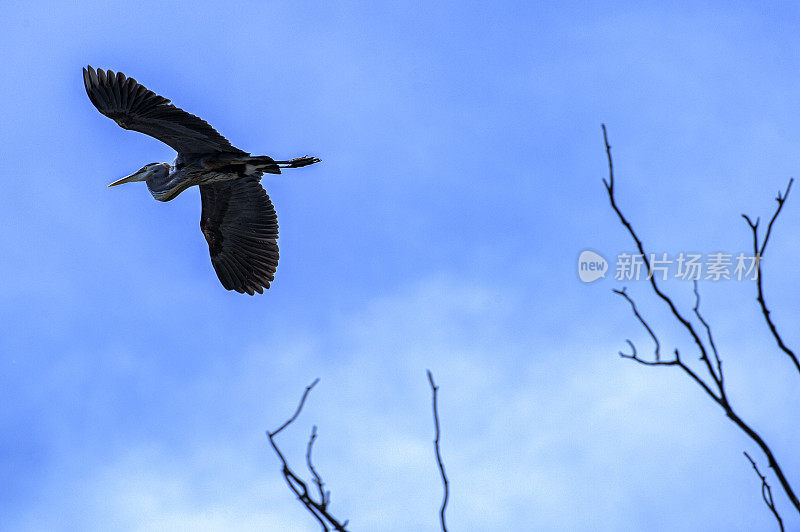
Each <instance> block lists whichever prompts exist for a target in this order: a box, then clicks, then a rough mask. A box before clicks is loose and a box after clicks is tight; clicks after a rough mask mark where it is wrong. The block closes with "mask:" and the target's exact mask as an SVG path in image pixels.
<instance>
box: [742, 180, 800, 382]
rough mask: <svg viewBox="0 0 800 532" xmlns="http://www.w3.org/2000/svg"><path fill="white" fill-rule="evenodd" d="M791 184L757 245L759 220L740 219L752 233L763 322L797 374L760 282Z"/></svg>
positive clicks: (793, 357) (797, 362)
mask: <svg viewBox="0 0 800 532" xmlns="http://www.w3.org/2000/svg"><path fill="white" fill-rule="evenodd" d="M792 183H794V179H790V180H789V184H788V185H787V186H786V192H784V193H783V194H781V193H780V192H778V197H777V198H775V201H777V202H778V207H777V208H776V209H775V213H774V214H773V215H772V218H771V219H770V221H769V224H768V225H767V234H766V235H764V240H763V241H761V242H760V243H759V241H758V223H759V221H760V219H759V218H756V221H755V222H754V221H752V220H751V219H750V217H749V216H747V215H746V214H742V218H744V219H745V221H746V222H747V225H749V226H750V230H751V231H752V232H753V254H754V256H755V260H756V268H757V270H756V283H757V284H756V286H757V290H758V293H757V296H756V300H757V301H758V304H759V305H760V306H761V313H762V314H763V315H764V320H765V321H766V322H767V326H768V327H769V330H770V332H771V333H772V336H773V337H774V338H775V341H776V342H777V343H778V347H779V348H780V350H781V351H783V352H784V353H786V355H787V356H788V357H789V358H790V359H791V361H792V363H793V364H794V367H795V369H796V370H797V372H798V373H800V360H798V359H797V355H795V353H794V351H792V350H791V349H789V347H788V346H787V345H786V343H784V341H783V338H781V335H780V334H779V333H778V328H777V327H776V326H775V323H773V321H772V317H771V316H770V310H769V309H768V308H767V302H766V301H765V300H764V285H763V282H762V277H763V276H762V271H761V260H762V259H763V257H764V251H765V250H766V249H767V243H768V242H769V237H770V236H771V235H772V225H773V224H774V223H775V220H776V219H777V218H778V215H779V214H780V213H781V210H783V204H784V203H786V198H788V197H789V191H790V190H791V189H792Z"/></svg>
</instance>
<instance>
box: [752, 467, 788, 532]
mask: <svg viewBox="0 0 800 532" xmlns="http://www.w3.org/2000/svg"><path fill="white" fill-rule="evenodd" d="M744 455H745V456H746V457H747V459H748V460H750V463H751V464H752V465H753V469H755V471H756V475H758V478H760V479H761V497H762V498H763V499H764V503H765V504H766V505H767V508H769V510H770V511H771V512H772V515H774V516H775V520H776V521H778V527H779V528H780V529H781V532H783V519H781V515H780V514H779V513H778V509H777V508H775V502H774V501H773V500H772V488H770V487H769V483H768V482H767V477H765V476H764V475H762V474H761V471H759V470H758V466H757V465H756V462H755V460H753V459H752V458H750V455H749V454H747V451H744Z"/></svg>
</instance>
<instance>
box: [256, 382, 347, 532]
mask: <svg viewBox="0 0 800 532" xmlns="http://www.w3.org/2000/svg"><path fill="white" fill-rule="evenodd" d="M318 382H319V379H316V380H315V381H314V382H312V383H311V384H309V385H308V386H306V390H305V392H303V397H302V398H301V399H300V404H298V405H297V410H295V412H294V414H293V415H292V417H290V418H289V419H288V420H286V422H285V423H284V424H283V425H281V426H280V427H278V429H276V430H274V431H272V432H269V431H267V438H269V443H270V445H271V446H272V449H273V450H274V451H275V454H277V455H278V458H279V459H280V461H281V464H282V467H281V473H282V474H283V478H284V479H285V480H286V484H287V485H288V486H289V489H291V490H292V492H293V493H294V494H295V496H296V497H297V499H298V500H299V501H300V502H302V503H303V505H304V506H305V507H306V510H308V512H309V513H310V514H311V515H313V516H314V518H315V519H316V520H317V522H318V523H319V524H320V526H321V527H322V530H325V531H326V532H327V531H329V530H338V531H346V530H347V528H346V527H347V524H348V521H344V522H339V520H337V519H336V518H335V517H333V516H332V515H331V514H330V512H329V511H328V504H329V503H330V501H331V494H330V492H329V491H328V492H326V491H325V490H324V485H325V484H324V483H323V482H322V478H321V477H320V476H319V474H318V473H317V471H316V469H314V465H313V463H312V461H311V450H312V447H313V446H314V441H315V440H316V439H317V427H316V426H315V427H314V429H313V430H312V431H311V437H310V438H309V440H308V446H307V448H306V465H307V466H308V470H309V471H310V472H311V474H312V475H313V477H314V484H315V485H316V487H317V489H318V490H319V496H320V498H319V501H315V500H314V498H313V496H312V495H311V493H310V492H309V489H308V485H307V484H306V483H305V482H304V481H303V480H302V479H301V478H300V477H299V476H298V475H297V474H295V472H294V471H292V469H291V468H290V467H289V463H288V462H287V461H286V458H285V457H284V456H283V453H282V452H281V450H280V448H279V447H278V444H277V443H276V442H275V437H276V436H277V435H278V434H279V433H280V432H281V431H282V430H283V429H285V428H286V427H288V426H289V425H291V424H292V422H294V420H295V419H297V416H299V415H300V411H301V410H303V405H305V403H306V398H307V397H308V394H309V393H310V392H311V389H312V388H314V386H316V384H317V383H318Z"/></svg>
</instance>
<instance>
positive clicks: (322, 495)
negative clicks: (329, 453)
mask: <svg viewBox="0 0 800 532" xmlns="http://www.w3.org/2000/svg"><path fill="white" fill-rule="evenodd" d="M316 439H317V426H316V425H314V426H313V427H312V428H311V437H310V438H309V439H308V447H307V448H306V465H307V466H308V470H309V471H310V472H311V474H312V475H313V476H314V484H316V485H317V489H318V490H319V499H320V501H322V503H321V504H322V507H323V508H325V507H327V506H328V503H330V502H331V492H330V491H327V492H326V491H325V489H324V488H325V483H324V482H323V481H322V477H321V476H319V473H317V470H316V469H314V463H313V462H312V461H311V450H312V448H313V447H314V442H315V441H316Z"/></svg>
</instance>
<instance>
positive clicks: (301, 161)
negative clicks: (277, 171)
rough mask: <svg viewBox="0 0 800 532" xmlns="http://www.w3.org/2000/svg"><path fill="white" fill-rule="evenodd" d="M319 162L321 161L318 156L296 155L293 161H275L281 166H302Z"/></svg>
mask: <svg viewBox="0 0 800 532" xmlns="http://www.w3.org/2000/svg"><path fill="white" fill-rule="evenodd" d="M318 162H320V160H319V159H317V158H316V157H309V156H305V157H295V158H294V159H292V160H291V161H275V164H277V165H278V166H279V167H280V168H302V167H304V166H308V165H310V164H314V163H318Z"/></svg>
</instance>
